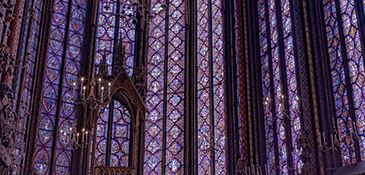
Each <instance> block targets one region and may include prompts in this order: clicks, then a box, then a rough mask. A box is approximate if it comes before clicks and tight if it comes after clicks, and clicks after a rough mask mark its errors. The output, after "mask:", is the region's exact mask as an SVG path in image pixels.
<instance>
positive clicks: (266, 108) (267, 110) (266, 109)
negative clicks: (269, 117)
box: [265, 97, 269, 113]
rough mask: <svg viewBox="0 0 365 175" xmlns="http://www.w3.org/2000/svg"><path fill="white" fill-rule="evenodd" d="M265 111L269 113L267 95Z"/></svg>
mask: <svg viewBox="0 0 365 175" xmlns="http://www.w3.org/2000/svg"><path fill="white" fill-rule="evenodd" d="M265 111H266V113H269V97H266V101H265Z"/></svg>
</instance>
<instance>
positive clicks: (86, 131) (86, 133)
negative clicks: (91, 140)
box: [85, 131, 88, 143]
mask: <svg viewBox="0 0 365 175" xmlns="http://www.w3.org/2000/svg"><path fill="white" fill-rule="evenodd" d="M87 134H88V132H87V131H86V138H85V140H86V141H85V143H87V137H88V136H87Z"/></svg>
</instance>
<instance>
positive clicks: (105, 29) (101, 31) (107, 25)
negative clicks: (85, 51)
mask: <svg viewBox="0 0 365 175" xmlns="http://www.w3.org/2000/svg"><path fill="white" fill-rule="evenodd" d="M116 13H117V0H100V1H99V16H98V20H97V21H98V29H97V37H96V49H95V50H96V55H95V64H96V65H99V64H100V63H101V61H102V60H104V59H105V60H106V63H107V64H108V74H109V75H111V74H112V63H113V51H114V42H117V41H118V40H114V38H115V22H116V20H115V14H116ZM97 69H98V66H97Z"/></svg>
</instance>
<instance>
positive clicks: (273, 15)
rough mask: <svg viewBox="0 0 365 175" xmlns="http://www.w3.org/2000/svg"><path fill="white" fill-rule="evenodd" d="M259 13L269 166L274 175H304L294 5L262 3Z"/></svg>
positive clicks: (269, 0) (264, 0) (272, 1)
mask: <svg viewBox="0 0 365 175" xmlns="http://www.w3.org/2000/svg"><path fill="white" fill-rule="evenodd" d="M278 2H280V3H278ZM258 12H259V14H258V15H259V38H260V58H261V59H260V60H261V77H262V89H263V97H264V99H263V102H264V117H265V120H264V121H265V130H266V136H265V137H266V148H267V149H266V157H267V162H266V164H267V165H268V170H269V172H270V174H282V173H284V174H287V173H288V171H289V169H294V172H295V174H300V173H301V168H302V166H303V162H302V160H301V158H300V155H301V150H300V149H299V148H298V147H297V143H296V140H297V138H298V136H299V134H300V128H301V127H300V126H301V124H300V122H301V121H300V117H299V112H298V111H299V110H298V109H299V106H298V104H299V103H298V101H299V97H298V89H297V78H296V77H297V75H296V74H297V73H296V70H297V66H296V64H295V57H294V45H293V43H294V40H293V34H292V31H293V29H292V28H293V27H292V26H293V25H292V22H291V18H292V17H291V12H290V3H289V1H288V0H281V1H275V0H259V2H258ZM278 19H280V20H278ZM279 21H281V24H279V23H278V22H279ZM276 165H279V169H277V168H276Z"/></svg>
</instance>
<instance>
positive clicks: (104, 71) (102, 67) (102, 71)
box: [98, 58, 108, 77]
mask: <svg viewBox="0 0 365 175" xmlns="http://www.w3.org/2000/svg"><path fill="white" fill-rule="evenodd" d="M107 76H108V64H107V63H106V58H103V60H101V62H100V64H99V73H98V77H107Z"/></svg>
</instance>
